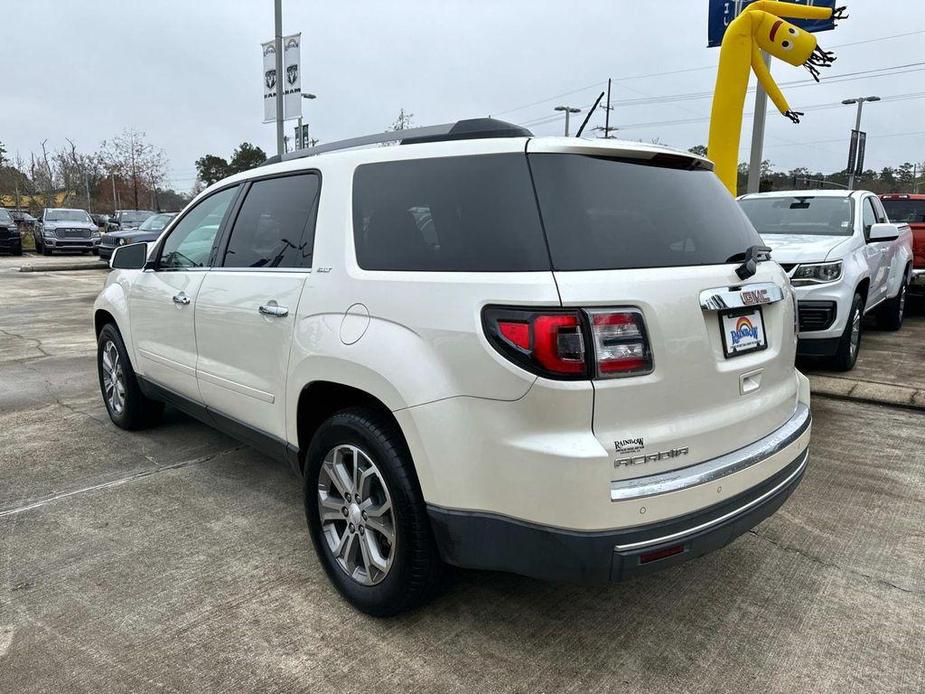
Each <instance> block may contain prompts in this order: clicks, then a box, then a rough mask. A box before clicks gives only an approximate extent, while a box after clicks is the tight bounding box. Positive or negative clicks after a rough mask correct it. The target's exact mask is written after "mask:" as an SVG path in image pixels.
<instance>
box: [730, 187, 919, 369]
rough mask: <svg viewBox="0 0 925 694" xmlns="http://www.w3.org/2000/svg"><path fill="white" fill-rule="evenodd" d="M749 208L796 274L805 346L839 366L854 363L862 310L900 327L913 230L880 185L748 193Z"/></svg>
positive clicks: (804, 351)
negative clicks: (880, 193) (891, 208)
mask: <svg viewBox="0 0 925 694" xmlns="http://www.w3.org/2000/svg"><path fill="white" fill-rule="evenodd" d="M740 204H741V206H742V209H743V210H745V214H747V215H748V218H749V219H750V220H751V221H752V224H754V225H755V229H757V230H758V233H759V234H761V238H762V239H764V242H765V243H766V244H767V245H768V246H769V247H770V248H771V249H772V257H773V259H774V260H776V261H777V262H778V263H780V264H781V266H782V267H783V268H784V270H785V271H786V272H787V274H789V275H790V281H791V283H792V284H793V287H794V291H795V293H796V297H797V301H798V304H799V340H800V342H799V347H798V350H797V351H798V353H799V354H801V355H804V356H812V357H825V358H828V359H829V360H830V363H831V365H832V366H833V367H834V368H835V369H838V370H842V371H848V370H850V369H852V368H854V365H855V362H857V358H858V352H859V350H860V347H861V332H862V317H863V316H864V315H865V314H869V313H873V314H875V315H876V316H877V321H878V324H879V326H880V327H881V328H882V329H884V330H899V329H900V328H901V327H902V324H903V316H904V314H905V307H906V288H907V286H908V282H909V279H910V277H911V274H912V233H911V232H910V230H909V226H908V225H906V224H891V223H889V222H888V221H887V215H886V212H885V211H884V209H883V205H881V203H880V200H879V199H878V198H877V196H876V195H874V194H873V193H868V192H865V191H846V190H801V191H796V192H779V193H778V192H775V193H757V194H752V195H745V196H742V197H741V198H740Z"/></svg>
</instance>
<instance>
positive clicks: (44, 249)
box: [42, 241, 51, 255]
mask: <svg viewBox="0 0 925 694" xmlns="http://www.w3.org/2000/svg"><path fill="white" fill-rule="evenodd" d="M42 255H51V249H50V248H49V247H48V246H46V245H45V242H44V241H43V242H42Z"/></svg>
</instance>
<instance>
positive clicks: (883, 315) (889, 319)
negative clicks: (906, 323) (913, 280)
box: [877, 280, 906, 331]
mask: <svg viewBox="0 0 925 694" xmlns="http://www.w3.org/2000/svg"><path fill="white" fill-rule="evenodd" d="M905 315H906V280H903V283H902V284H901V285H900V286H899V293H898V294H897V295H896V296H895V297H893V298H892V299H888V300H887V301H884V302H883V306H882V307H881V308H880V310H879V311H877V327H878V328H880V329H881V330H892V331H896V330H899V329H900V328H902V327H903V318H905Z"/></svg>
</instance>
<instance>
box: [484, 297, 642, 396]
mask: <svg viewBox="0 0 925 694" xmlns="http://www.w3.org/2000/svg"><path fill="white" fill-rule="evenodd" d="M482 322H483V325H484V329H485V334H486V336H487V337H488V340H489V342H491V344H492V346H493V347H494V348H495V349H496V350H497V351H498V352H500V353H501V354H502V355H504V356H505V357H507V358H508V359H509V360H511V361H513V362H514V363H515V364H518V365H519V366H522V367H523V368H525V369H527V370H528V371H531V372H532V373H535V374H537V375H539V376H545V377H547V378H555V379H563V380H577V379H588V378H617V377H622V376H635V375H641V374H645V373H649V372H651V371H652V354H651V351H650V349H649V342H648V337H647V336H646V330H645V323H644V321H643V318H642V313H641V312H640V311H639V310H638V309H619V310H616V309H606V310H601V309H593V310H577V309H576V310H562V309H549V310H546V309H518V308H502V307H495V306H489V307H486V308H485V310H484V311H483V314H482Z"/></svg>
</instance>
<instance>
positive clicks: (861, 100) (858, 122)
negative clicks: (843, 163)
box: [842, 96, 880, 190]
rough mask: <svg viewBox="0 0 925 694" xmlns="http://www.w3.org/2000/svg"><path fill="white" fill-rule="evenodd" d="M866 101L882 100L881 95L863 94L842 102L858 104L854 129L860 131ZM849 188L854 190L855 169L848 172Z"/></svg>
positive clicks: (848, 104)
mask: <svg viewBox="0 0 925 694" xmlns="http://www.w3.org/2000/svg"><path fill="white" fill-rule="evenodd" d="M865 101H880V97H879V96H861V97H858V98H857V99H845V100H844V101H842V103H843V104H844V105H845V106H850V105H852V104H857V105H858V117H857V120H856V121H855V124H854V129H855V131H856V132H858V133H860V132H861V113H862V112H863V110H864V102H865ZM851 158H852V159H853V158H854V157H853V156H852V157H851ZM848 190H854V169H852V170H851V171H849V172H848Z"/></svg>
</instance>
